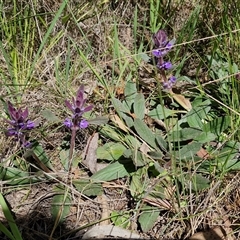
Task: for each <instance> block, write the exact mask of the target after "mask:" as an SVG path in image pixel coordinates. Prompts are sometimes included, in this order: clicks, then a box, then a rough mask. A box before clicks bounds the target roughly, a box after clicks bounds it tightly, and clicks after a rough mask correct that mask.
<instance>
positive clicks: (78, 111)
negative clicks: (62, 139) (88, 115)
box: [64, 85, 93, 130]
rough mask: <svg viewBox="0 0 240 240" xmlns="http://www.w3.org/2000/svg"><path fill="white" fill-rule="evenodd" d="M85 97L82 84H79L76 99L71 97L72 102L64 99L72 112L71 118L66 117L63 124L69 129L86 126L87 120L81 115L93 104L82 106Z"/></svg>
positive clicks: (89, 109) (90, 108)
mask: <svg viewBox="0 0 240 240" xmlns="http://www.w3.org/2000/svg"><path fill="white" fill-rule="evenodd" d="M86 101H87V99H86V98H84V86H83V85H81V86H80V88H79V90H78V91H77V95H76V99H74V98H72V103H70V101H68V100H65V104H66V106H67V107H68V108H69V109H70V110H71V112H72V113H73V116H72V119H69V118H66V119H65V121H64V125H65V126H66V127H68V128H71V129H76V130H77V129H79V128H87V127H88V121H87V120H85V119H82V115H83V114H84V113H85V112H88V111H91V110H92V108H93V106H92V105H89V106H86V107H85V106H84V105H85V103H86Z"/></svg>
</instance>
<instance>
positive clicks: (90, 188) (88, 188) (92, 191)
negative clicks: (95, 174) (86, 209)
mask: <svg viewBox="0 0 240 240" xmlns="http://www.w3.org/2000/svg"><path fill="white" fill-rule="evenodd" d="M73 185H74V186H75V187H76V189H77V190H78V191H79V192H81V193H83V194H85V195H87V196H89V197H91V196H99V195H102V194H103V188H102V184H101V183H95V182H93V181H92V180H91V179H78V180H73Z"/></svg>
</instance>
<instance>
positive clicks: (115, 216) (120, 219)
mask: <svg viewBox="0 0 240 240" xmlns="http://www.w3.org/2000/svg"><path fill="white" fill-rule="evenodd" d="M110 217H111V221H112V222H113V223H114V225H115V226H119V227H122V228H127V227H129V226H130V224H131V222H130V219H131V216H130V214H129V212H122V211H119V212H118V211H112V213H111V216H110Z"/></svg>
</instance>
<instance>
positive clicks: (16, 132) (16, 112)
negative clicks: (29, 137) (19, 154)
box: [4, 102, 36, 146]
mask: <svg viewBox="0 0 240 240" xmlns="http://www.w3.org/2000/svg"><path fill="white" fill-rule="evenodd" d="M8 113H9V117H10V119H11V120H8V119H4V120H5V121H6V122H7V123H9V124H10V125H11V128H8V129H7V131H6V135H7V136H8V137H9V136H14V137H15V139H16V140H18V141H20V142H21V144H22V145H23V146H25V145H26V144H27V143H28V142H26V140H25V132H26V130H31V129H33V128H35V127H36V124H35V123H34V122H33V121H31V120H28V109H27V108H26V109H25V110H22V109H21V108H18V109H16V108H15V107H13V105H12V103H11V102H8ZM29 144H30V143H28V144H27V145H29Z"/></svg>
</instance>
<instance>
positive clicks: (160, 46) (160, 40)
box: [152, 30, 175, 58]
mask: <svg viewBox="0 0 240 240" xmlns="http://www.w3.org/2000/svg"><path fill="white" fill-rule="evenodd" d="M153 42H154V48H156V49H155V50H153V51H152V54H153V56H155V57H156V58H162V57H163V56H165V55H166V54H167V53H168V52H169V51H170V50H171V49H172V47H173V45H174V43H175V40H171V41H168V37H167V34H166V32H165V31H163V30H159V31H158V32H156V33H155V34H153Z"/></svg>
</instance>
